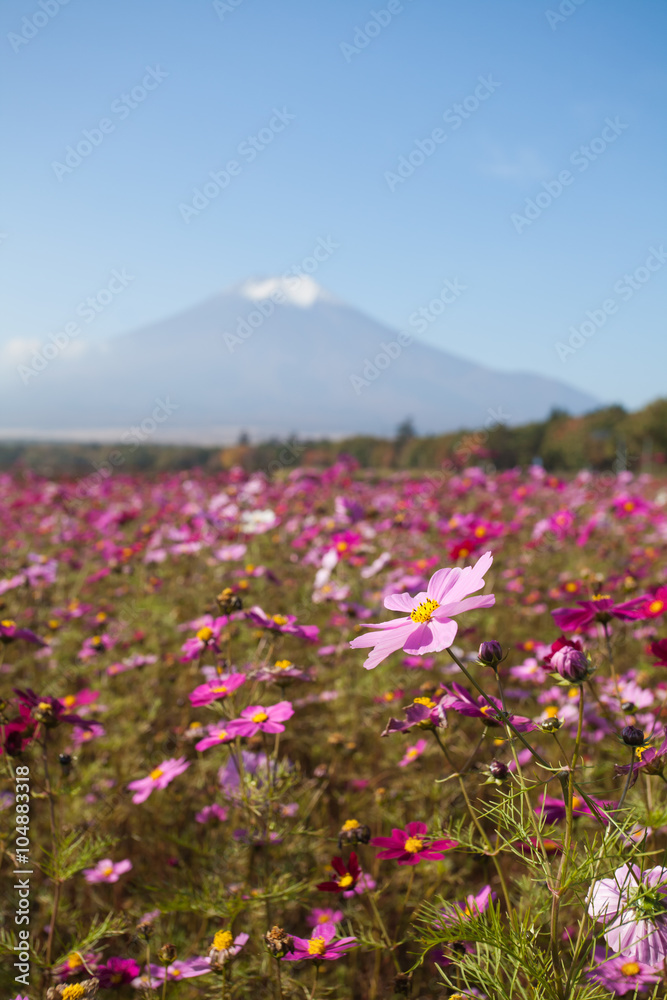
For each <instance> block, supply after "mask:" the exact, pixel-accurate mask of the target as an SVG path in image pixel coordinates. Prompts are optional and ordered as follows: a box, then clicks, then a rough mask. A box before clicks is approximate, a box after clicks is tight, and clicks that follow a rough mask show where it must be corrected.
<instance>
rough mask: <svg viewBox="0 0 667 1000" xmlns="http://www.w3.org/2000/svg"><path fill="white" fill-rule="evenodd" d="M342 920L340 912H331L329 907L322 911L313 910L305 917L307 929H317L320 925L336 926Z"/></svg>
mask: <svg viewBox="0 0 667 1000" xmlns="http://www.w3.org/2000/svg"><path fill="white" fill-rule="evenodd" d="M342 919H343V911H342V910H332V909H331V907H330V906H326V907H324V909H317V908H316V909H314V910H313V911H312V912H311V913H309V914H308V916H307V917H306V923H307V924H308V926H309V927H319V926H320V925H321V924H338V923H340V921H341V920H342Z"/></svg>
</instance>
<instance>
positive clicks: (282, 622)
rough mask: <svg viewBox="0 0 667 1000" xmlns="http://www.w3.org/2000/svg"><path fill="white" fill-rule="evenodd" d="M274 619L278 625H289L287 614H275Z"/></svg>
mask: <svg viewBox="0 0 667 1000" xmlns="http://www.w3.org/2000/svg"><path fill="white" fill-rule="evenodd" d="M273 620H274V622H275V623H276V625H287V619H286V618H285V615H274V616H273Z"/></svg>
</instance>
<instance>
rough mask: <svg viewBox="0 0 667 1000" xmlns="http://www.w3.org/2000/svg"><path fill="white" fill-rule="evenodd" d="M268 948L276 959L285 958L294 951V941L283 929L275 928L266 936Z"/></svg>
mask: <svg viewBox="0 0 667 1000" xmlns="http://www.w3.org/2000/svg"><path fill="white" fill-rule="evenodd" d="M264 940H265V941H266V947H267V948H268V949H269V951H270V952H271V954H272V955H273V957H274V958H284V956H285V955H288V954H291V952H293V951H294V939H293V938H291V937H290V936H289V934H288V933H287V931H284V930H283V929H282V927H277V926H274V927H272V928H271V930H270V931H267V932H266V934H265V935H264Z"/></svg>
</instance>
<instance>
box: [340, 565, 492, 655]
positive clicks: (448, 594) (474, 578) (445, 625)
mask: <svg viewBox="0 0 667 1000" xmlns="http://www.w3.org/2000/svg"><path fill="white" fill-rule="evenodd" d="M492 562H493V556H492V555H491V553H490V552H485V553H484V555H483V556H482V557H481V558H480V559H478V560H477V562H476V564H475V565H474V566H466V567H465V568H464V569H461V568H460V567H458V566H457V567H456V568H455V569H439V570H438V571H437V572H436V573H434V574H433V576H432V577H431V579H430V580H429V582H428V586H427V588H426V590H425V591H421V592H420V593H419V594H417V595H416V596H415V597H411V596H410V594H390V595H389V597H386V598H385V601H384V606H385V608H388V609H389V610H390V611H403V612H406V614H407V617H405V618H394V619H393V620H392V621H390V622H380V623H379V624H376V625H369V626H368V627H369V628H374V629H378V630H379V631H378V632H377V633H375V632H367V633H365V634H364V635H360V636H357V638H356V639H353V640H352V641H351V643H350V646H352V647H353V648H355V649H358V648H359V647H362V646H373V647H374V649H373V651H372V652H371V653H369V654H368V657H367V658H366V661H365V663H364V667H365V668H366V670H372V669H373V668H374V667H377V665H378V663H381V662H382V660H385V659H386V658H387V657H388V656H389V655H390V654H391V653H394V652H396V650H398V649H403V650H405V652H406V653H409V654H413V655H417V656H423V654H424V653H439V652H440V651H441V650H443V649H447V648H448V647H449V646H451V645H452V643H453V642H454V639H455V638H456V633H457V631H458V624H457V623H456V622H455V621H452V615H459V614H461V613H462V612H464V611H472V610H473V609H474V608H490V607H492V605H493V604H495V600H496V599H495V597H494V595H493V594H482V595H481V596H480V597H468V594H473V593H474V592H475V591H476V590H480V589H481V588H482V587H483V586H484V574H485V573H486V571H487V570H488V568H489V566H490V565H491V563H492Z"/></svg>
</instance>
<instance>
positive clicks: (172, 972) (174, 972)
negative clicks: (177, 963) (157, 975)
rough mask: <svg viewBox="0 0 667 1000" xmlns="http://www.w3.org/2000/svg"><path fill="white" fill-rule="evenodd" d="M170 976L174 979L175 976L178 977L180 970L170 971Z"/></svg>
mask: <svg viewBox="0 0 667 1000" xmlns="http://www.w3.org/2000/svg"><path fill="white" fill-rule="evenodd" d="M171 974H172V976H174V978H176V977H177V976H180V974H181V970H180V969H172V970H171Z"/></svg>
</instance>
